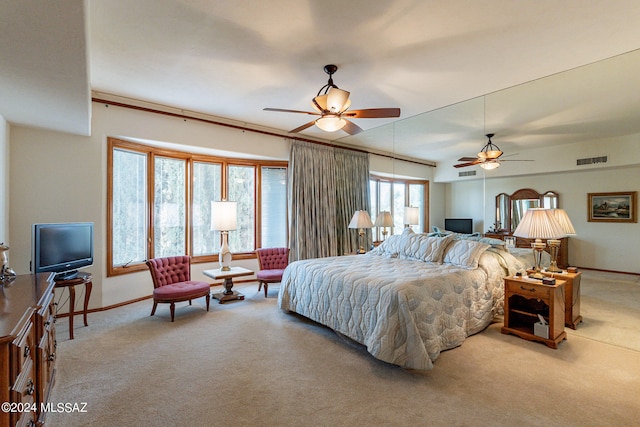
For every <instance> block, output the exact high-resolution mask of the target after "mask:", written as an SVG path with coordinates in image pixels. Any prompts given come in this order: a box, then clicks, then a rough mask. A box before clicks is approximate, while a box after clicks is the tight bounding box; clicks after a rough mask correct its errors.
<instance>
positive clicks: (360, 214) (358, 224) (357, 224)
mask: <svg viewBox="0 0 640 427" xmlns="http://www.w3.org/2000/svg"><path fill="white" fill-rule="evenodd" d="M371 227H373V222H371V217H370V216H369V212H367V211H356V212H355V213H354V214H353V217H352V218H351V222H350V223H349V228H371Z"/></svg>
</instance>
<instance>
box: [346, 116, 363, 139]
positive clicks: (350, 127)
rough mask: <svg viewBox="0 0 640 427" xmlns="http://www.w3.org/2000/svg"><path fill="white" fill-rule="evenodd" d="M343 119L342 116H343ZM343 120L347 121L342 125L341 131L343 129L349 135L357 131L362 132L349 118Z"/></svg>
mask: <svg viewBox="0 0 640 427" xmlns="http://www.w3.org/2000/svg"><path fill="white" fill-rule="evenodd" d="M343 119H344V117H343ZM344 121H345V122H347V124H346V125H344V127H343V128H342V130H343V131H345V132H346V133H348V134H349V135H355V134H357V133H360V132H362V128H361V127H360V126H358V125H357V124H355V123H353V122H350V121H349V120H346V119H344Z"/></svg>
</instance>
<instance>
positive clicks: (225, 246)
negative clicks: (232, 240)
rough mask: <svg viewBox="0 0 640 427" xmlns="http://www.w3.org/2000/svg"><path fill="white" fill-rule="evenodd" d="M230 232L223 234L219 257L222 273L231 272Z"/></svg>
mask: <svg viewBox="0 0 640 427" xmlns="http://www.w3.org/2000/svg"><path fill="white" fill-rule="evenodd" d="M228 236H229V232H228V231H223V232H222V246H221V247H220V254H219V255H218V260H219V261H220V271H230V270H231V259H232V255H231V250H230V249H229V243H228V238H229V237H228Z"/></svg>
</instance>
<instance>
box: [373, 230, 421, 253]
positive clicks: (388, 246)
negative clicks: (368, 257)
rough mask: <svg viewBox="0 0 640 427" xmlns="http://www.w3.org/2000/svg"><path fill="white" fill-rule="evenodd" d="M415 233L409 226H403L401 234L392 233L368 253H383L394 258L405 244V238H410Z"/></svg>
mask: <svg viewBox="0 0 640 427" xmlns="http://www.w3.org/2000/svg"><path fill="white" fill-rule="evenodd" d="M413 235H415V233H414V232H413V230H412V229H410V228H405V229H404V230H403V231H402V234H394V235H391V236H389V237H387V238H386V239H385V241H384V242H382V243H381V244H380V245H378V247H377V248H375V249H373V250H372V251H370V252H369V253H370V254H372V255H383V256H386V257H391V258H395V257H397V256H398V255H399V254H400V251H401V250H402V248H403V247H404V246H405V245H406V243H407V240H408V239H410V238H411V237H412V236H413Z"/></svg>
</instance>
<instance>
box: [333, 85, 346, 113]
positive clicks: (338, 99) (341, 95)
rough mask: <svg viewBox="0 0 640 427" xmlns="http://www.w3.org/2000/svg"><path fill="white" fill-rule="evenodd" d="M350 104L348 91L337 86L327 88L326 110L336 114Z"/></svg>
mask: <svg viewBox="0 0 640 427" xmlns="http://www.w3.org/2000/svg"><path fill="white" fill-rule="evenodd" d="M350 105H351V101H350V100H349V92H347V91H346V90H342V89H338V88H337V87H332V88H331V89H329V93H327V110H329V111H331V112H332V113H336V114H337V113H341V112H342V111H344V110H346V109H347V108H349V106H350Z"/></svg>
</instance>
